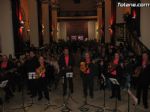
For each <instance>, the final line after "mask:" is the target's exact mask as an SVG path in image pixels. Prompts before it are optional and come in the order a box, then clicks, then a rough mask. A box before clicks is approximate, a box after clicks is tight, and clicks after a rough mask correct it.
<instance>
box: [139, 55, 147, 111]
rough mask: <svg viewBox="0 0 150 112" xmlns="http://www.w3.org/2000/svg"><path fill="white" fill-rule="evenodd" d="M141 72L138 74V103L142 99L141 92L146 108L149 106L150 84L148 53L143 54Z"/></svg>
mask: <svg viewBox="0 0 150 112" xmlns="http://www.w3.org/2000/svg"><path fill="white" fill-rule="evenodd" d="M140 66H141V72H140V74H139V76H138V83H137V98H138V104H140V101H141V94H142V97H143V105H144V108H145V109H147V108H148V86H149V84H150V63H149V57H148V54H147V53H143V54H142V62H141V65H140Z"/></svg>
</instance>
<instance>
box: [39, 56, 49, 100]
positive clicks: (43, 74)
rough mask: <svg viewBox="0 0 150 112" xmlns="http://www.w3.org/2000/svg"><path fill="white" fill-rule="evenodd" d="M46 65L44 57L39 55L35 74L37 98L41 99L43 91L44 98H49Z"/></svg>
mask: <svg viewBox="0 0 150 112" xmlns="http://www.w3.org/2000/svg"><path fill="white" fill-rule="evenodd" d="M47 69H48V68H47V65H46V63H45V59H44V58H43V57H42V56H40V57H39V66H38V68H36V75H37V77H38V96H39V98H38V100H41V99H42V97H43V95H42V92H44V95H45V98H46V99H47V100H49V92H48V87H47V86H48V84H47V75H48V74H47V73H48V72H47Z"/></svg>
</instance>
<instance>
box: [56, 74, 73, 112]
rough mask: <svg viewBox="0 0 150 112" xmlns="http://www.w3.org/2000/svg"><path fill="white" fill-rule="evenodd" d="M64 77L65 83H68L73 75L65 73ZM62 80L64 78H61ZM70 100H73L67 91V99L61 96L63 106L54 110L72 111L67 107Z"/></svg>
mask: <svg viewBox="0 0 150 112" xmlns="http://www.w3.org/2000/svg"><path fill="white" fill-rule="evenodd" d="M65 77H66V78H67V83H68V80H69V78H73V73H72V72H67V73H66V74H65ZM63 78H64V77H63ZM70 98H71V99H72V100H73V98H72V96H71V92H70V89H69V90H68V97H67V98H65V97H64V96H63V104H62V105H61V106H60V107H57V108H56V109H58V108H62V109H61V111H62V112H71V111H72V110H71V109H70V108H69V107H68V101H69V99H70ZM73 101H75V100H73Z"/></svg>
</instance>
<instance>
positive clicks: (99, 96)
mask: <svg viewBox="0 0 150 112" xmlns="http://www.w3.org/2000/svg"><path fill="white" fill-rule="evenodd" d="M75 72H76V73H75V74H77V75H76V76H75V78H74V94H73V95H72V98H70V99H69V101H68V106H69V107H70V109H71V110H72V112H81V111H80V109H79V107H80V106H81V105H83V102H84V98H83V93H82V84H81V79H80V77H79V75H78V70H75ZM61 85H62V83H61V82H60V83H59V87H58V89H57V90H53V91H52V92H50V97H51V101H50V103H51V104H54V105H56V106H50V107H49V108H46V105H45V104H47V103H48V102H47V101H46V100H45V99H42V101H37V98H35V99H33V102H34V104H33V105H32V106H31V107H29V108H26V109H27V111H26V112H61V109H62V108H58V107H60V106H62V104H63V97H62V86H61ZM103 93H104V92H103V91H100V90H98V89H97V87H95V91H94V94H95V95H94V96H95V97H94V99H91V98H88V99H87V102H88V103H89V104H91V105H95V106H100V107H101V106H103V102H104V94H103ZM110 93H111V92H110V90H106V107H109V108H110V109H114V107H115V99H109V96H110ZM133 93H134V91H133ZM121 94H122V101H118V111H117V112H128V95H127V92H126V91H122V92H121ZM31 102H32V99H30V97H29V96H28V95H27V94H26V92H25V106H26V105H28V104H29V103H31ZM149 102H150V99H149ZM21 105H22V97H21V93H15V97H14V98H13V99H12V100H10V102H9V103H6V104H5V112H24V111H23V110H22V109H17V110H14V108H17V107H21ZM85 107H87V106H85ZM97 110H98V108H95V107H89V111H87V112H98V111H97ZM99 112H102V111H99ZM105 112H112V111H105ZM130 112H150V109H149V110H145V109H144V108H143V106H142V105H138V106H137V107H136V108H135V106H134V105H133V101H132V99H131V102H130Z"/></svg>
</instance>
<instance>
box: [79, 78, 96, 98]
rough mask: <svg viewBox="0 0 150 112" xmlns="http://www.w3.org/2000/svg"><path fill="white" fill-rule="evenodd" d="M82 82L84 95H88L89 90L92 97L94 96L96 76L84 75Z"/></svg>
mask: <svg viewBox="0 0 150 112" xmlns="http://www.w3.org/2000/svg"><path fill="white" fill-rule="evenodd" d="M82 83H83V93H84V97H87V96H88V91H89V94H90V97H93V96H94V94H93V90H94V77H93V76H86V75H85V76H83V77H82Z"/></svg>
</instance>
